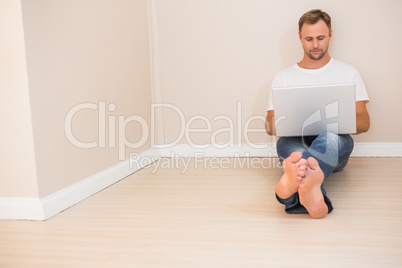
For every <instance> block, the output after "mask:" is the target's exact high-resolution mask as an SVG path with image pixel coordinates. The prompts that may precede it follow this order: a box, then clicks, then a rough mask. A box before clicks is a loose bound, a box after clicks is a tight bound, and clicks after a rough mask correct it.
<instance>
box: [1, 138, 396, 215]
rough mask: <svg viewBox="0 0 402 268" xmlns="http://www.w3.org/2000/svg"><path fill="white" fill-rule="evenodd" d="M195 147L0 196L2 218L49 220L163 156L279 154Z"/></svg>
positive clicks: (375, 149) (366, 153)
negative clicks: (35, 193)
mask: <svg viewBox="0 0 402 268" xmlns="http://www.w3.org/2000/svg"><path fill="white" fill-rule="evenodd" d="M260 147H261V148H256V147H255V146H253V147H251V146H245V145H243V146H233V147H229V146H228V147H225V148H214V147H212V146H211V147H208V148H204V149H199V148H194V147H191V146H190V145H186V144H179V145H175V146H172V147H169V148H163V147H160V148H153V149H149V150H147V151H145V152H143V153H140V154H132V155H131V157H130V158H129V159H128V160H126V161H124V162H121V163H119V164H117V165H115V166H113V167H110V168H108V169H106V170H103V171H101V172H99V173H97V174H95V175H93V176H90V177H88V178H86V179H84V180H82V181H80V182H78V183H76V184H73V185H71V186H69V187H66V188H64V189H62V190H60V191H57V192H55V193H53V194H51V195H49V196H46V197H43V198H0V219H8V220H47V219H50V218H51V217H53V216H55V215H57V214H58V213H60V212H61V211H63V210H65V209H67V208H69V207H71V206H73V205H75V204H77V203H79V202H80V201H82V200H84V199H86V198H88V197H90V196H91V195H93V194H96V193H97V192H99V191H101V190H103V189H105V188H107V187H109V186H110V185H112V184H114V183H116V182H118V181H120V180H122V179H124V178H125V177H127V176H129V175H130V174H132V173H134V172H136V171H138V170H140V169H142V168H144V167H145V166H147V165H149V164H151V163H152V162H154V161H156V160H158V159H159V158H161V157H276V156H277V155H276V148H275V144H274V143H272V144H266V145H265V146H263V145H261V146H260ZM352 157H402V143H371V142H370V143H355V149H354V151H353V153H352Z"/></svg>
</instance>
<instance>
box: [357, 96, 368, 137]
mask: <svg viewBox="0 0 402 268" xmlns="http://www.w3.org/2000/svg"><path fill="white" fill-rule="evenodd" d="M369 128H370V116H369V113H368V111H367V107H366V103H365V102H364V101H357V102H356V134H360V133H364V132H367V131H368V130H369Z"/></svg>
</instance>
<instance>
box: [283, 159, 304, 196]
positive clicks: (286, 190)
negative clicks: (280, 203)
mask: <svg viewBox="0 0 402 268" xmlns="http://www.w3.org/2000/svg"><path fill="white" fill-rule="evenodd" d="M301 157H302V154H301V153H300V152H294V153H292V154H291V155H290V156H289V157H288V158H286V159H285V160H284V161H283V172H284V174H283V176H282V177H281V179H280V180H279V182H278V184H277V185H276V187H275V192H276V194H277V195H278V196H279V197H280V198H282V199H287V198H289V197H291V196H292V195H293V194H295V193H297V191H298V189H299V185H300V182H301V180H302V178H303V177H304V176H305V170H306V166H307V161H306V159H303V158H301Z"/></svg>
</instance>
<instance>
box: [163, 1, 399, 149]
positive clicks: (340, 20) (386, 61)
mask: <svg viewBox="0 0 402 268" xmlns="http://www.w3.org/2000/svg"><path fill="white" fill-rule="evenodd" d="M158 3H159V15H160V16H159V21H160V41H161V66H162V88H163V99H164V102H166V103H171V104H174V105H176V106H177V107H179V108H180V109H181V111H182V112H183V114H184V116H185V117H186V119H187V120H188V119H189V118H191V117H193V116H195V115H205V116H207V117H208V118H209V119H210V120H211V121H212V118H213V117H215V116H217V115H227V116H229V117H230V118H231V119H232V120H233V121H234V124H235V131H234V134H235V136H236V135H237V131H236V129H238V127H236V125H237V124H238V123H239V122H240V120H237V110H236V107H237V102H238V101H241V102H242V117H243V120H242V123H241V124H243V125H244V123H245V122H244V121H245V120H247V119H248V118H251V117H252V116H255V115H260V116H262V117H265V115H266V108H267V104H268V94H269V88H270V84H271V81H272V78H273V76H274V75H275V73H276V72H278V71H279V70H281V69H283V68H285V67H287V66H289V65H291V64H294V63H296V62H298V61H300V60H301V58H302V50H301V46H300V43H299V41H298V35H297V31H298V29H297V22H298V19H299V17H300V16H301V15H302V14H303V13H304V12H306V11H308V10H310V9H313V8H322V9H323V10H325V11H327V12H329V13H330V15H331V16H332V18H333V35H334V37H333V40H332V44H331V50H330V52H331V55H332V56H333V57H334V58H336V59H339V60H342V61H345V62H347V63H349V64H352V65H354V66H355V67H356V68H358V69H359V71H360V73H361V75H362V77H363V79H364V81H365V83H366V87H367V89H368V91H369V95H370V97H371V103H370V104H369V105H368V107H369V112H370V114H371V118H372V127H371V130H370V132H369V133H367V134H363V135H360V136H358V137H356V141H365V142H401V141H402V135H400V132H401V131H402V128H401V126H400V124H399V122H398V121H395V119H396V120H399V116H400V115H401V114H402V106H401V105H399V104H398V102H399V100H400V99H401V98H402V91H401V90H400V88H401V85H400V73H401V67H400V63H401V62H402V51H401V49H400V44H401V41H402V40H401V36H400V34H399V33H400V25H401V24H402V16H400V12H401V10H402V2H401V1H398V0H385V1H369V2H367V1H364V0H356V1H346V0H340V1H330V0H327V1H313V0H306V1H299V0H292V1H290V0H288V1H274V0H251V1H249V0H247V1H246V0H236V1H233V0H216V1H199V0H185V1H184V0H169V1H159V2H158ZM165 110H166V111H165V121H166V122H169V124H165V133H166V141H167V142H171V141H173V140H175V139H176V138H177V137H179V134H180V133H179V129H180V125H179V120H178V114H177V112H175V111H173V110H172V109H165ZM197 123H198V124H197ZM254 123H255V124H254V125H253V126H254V127H258V128H263V127H264V126H263V122H262V121H261V120H260V121H258V120H257V121H254ZM228 125H229V124H228V123H226V121H225V120H217V121H215V122H214V121H212V132H213V131H214V130H217V129H221V128H225V127H226V128H227V127H228ZM193 126H194V127H197V126H198V127H199V128H203V127H204V128H205V127H206V124H205V123H204V122H202V120H198V121H196V122H195V123H194V125H193ZM211 136H212V135H211V133H203V134H191V136H190V137H191V141H193V142H195V143H197V144H204V143H207V142H209V141H210V139H211ZM242 138H243V142H244V137H242ZM217 139H218V140H220V141H221V142H222V143H226V142H228V141H229V140H230V137H229V135H228V131H227V132H226V133H221V134H219V135H218V136H217ZM234 140H235V143H236V142H237V140H238V139H237V138H236V137H235V138H234ZM250 140H251V141H252V142H253V143H260V142H267V141H271V139H269V138H268V137H267V136H266V134H264V133H261V134H252V135H250ZM181 142H182V143H186V142H187V141H186V139H185V138H184V139H183V140H182V141H181Z"/></svg>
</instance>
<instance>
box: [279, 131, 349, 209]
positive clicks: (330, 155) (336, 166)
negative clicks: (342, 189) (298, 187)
mask: <svg viewBox="0 0 402 268" xmlns="http://www.w3.org/2000/svg"><path fill="white" fill-rule="evenodd" d="M353 146H354V142H353V139H352V137H351V136H350V135H338V134H334V133H330V132H328V133H323V134H321V135H319V136H308V137H281V138H279V140H278V142H277V144H276V147H277V148H276V149H277V152H278V156H279V161H280V162H281V163H282V162H283V160H284V159H286V158H288V157H289V156H290V154H291V153H293V152H301V153H302V158H304V159H307V158H309V157H313V158H315V159H316V160H317V161H318V164H319V166H320V168H321V170H322V172H323V173H324V180H325V179H326V178H328V177H329V175H331V174H332V173H334V172H337V171H339V170H341V169H343V168H344V167H345V166H346V164H347V163H348V161H349V157H350V154H351V153H352V150H353ZM321 191H322V194H323V196H324V201H325V203H326V204H327V206H328V213H330V212H331V211H332V210H333V206H332V203H331V200H330V199H329V197H328V195H327V192H326V191H325V189H324V187H323V185H321ZM276 198H277V199H278V201H279V202H280V203H282V204H284V205H285V211H286V212H287V213H289V214H305V213H308V212H307V210H306V208H305V207H303V205H302V204H300V199H299V194H298V193H295V194H294V195H293V196H291V197H289V198H287V199H281V198H280V197H278V196H276Z"/></svg>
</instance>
